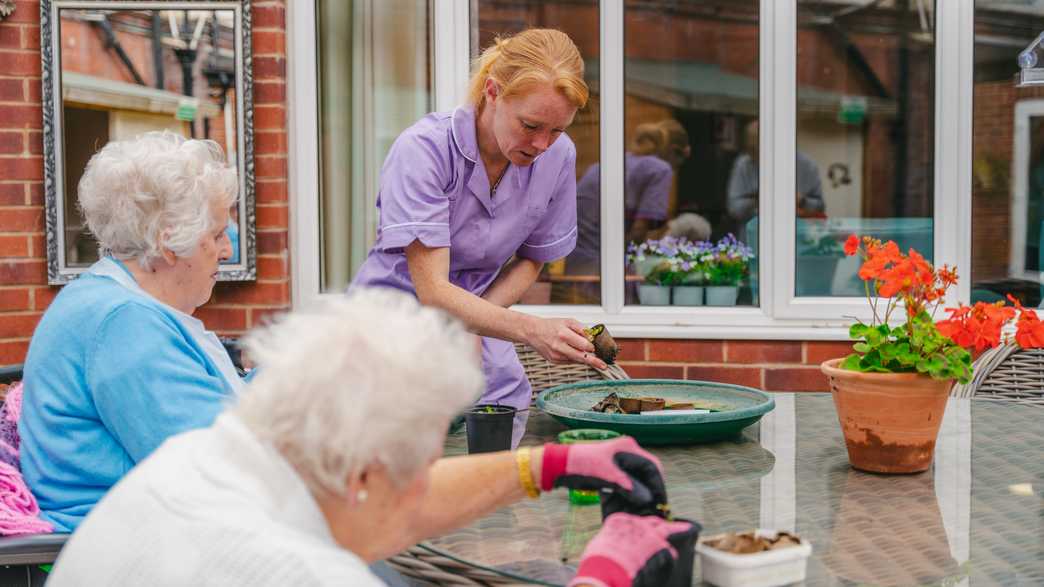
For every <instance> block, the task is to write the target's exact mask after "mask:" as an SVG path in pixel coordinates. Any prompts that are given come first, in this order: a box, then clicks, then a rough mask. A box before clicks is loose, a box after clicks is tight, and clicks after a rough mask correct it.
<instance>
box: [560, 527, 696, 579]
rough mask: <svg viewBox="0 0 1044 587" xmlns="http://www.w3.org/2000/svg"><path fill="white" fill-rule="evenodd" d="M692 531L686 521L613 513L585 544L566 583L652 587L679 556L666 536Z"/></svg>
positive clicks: (662, 577)
mask: <svg viewBox="0 0 1044 587" xmlns="http://www.w3.org/2000/svg"><path fill="white" fill-rule="evenodd" d="M692 531H693V527H692V524H691V523H689V522H668V521H667V520H664V519H663V518H659V517H656V516H633V515H631V514H625V513H622V512H620V513H615V514H613V515H611V516H609V517H608V518H606V519H605V522H604V523H603V524H602V529H601V530H599V531H598V534H597V535H596V536H595V537H594V538H592V539H591V542H589V543H587V548H585V549H584V555H583V556H582V557H580V568H578V569H577V570H576V576H575V577H573V580H572V581H570V582H569V587H573V586H574V585H595V586H597V587H653V586H660V585H664V584H665V583H667V580H668V579H669V578H670V576H671V571H672V570H673V569H674V563H675V561H676V560H677V559H678V551H677V550H675V548H674V547H673V546H671V545H670V543H669V542H667V540H668V538H669V537H672V536H675V535H682V534H686V533H689V532H692Z"/></svg>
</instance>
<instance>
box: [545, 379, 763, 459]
mask: <svg viewBox="0 0 1044 587" xmlns="http://www.w3.org/2000/svg"><path fill="white" fill-rule="evenodd" d="M610 393H616V395H618V396H620V397H639V396H655V397H662V398H664V399H666V400H667V401H668V402H670V401H675V402H693V403H696V404H699V405H696V406H694V407H696V408H700V407H706V408H710V409H713V410H717V411H712V412H711V413H709V414H670V412H669V411H667V412H666V413H665V414H664V415H642V414H603V413H601V412H595V411H593V410H591V406H593V405H595V404H596V403H598V402H599V401H601V400H602V398H604V397H605V396H607V395H609V394H610ZM536 405H537V407H538V408H540V409H541V410H543V411H544V412H546V413H548V414H549V415H551V416H552V417H553V418H554V419H556V420H558V421H559V422H561V423H563V424H565V425H566V426H568V427H570V428H604V429H606V430H615V431H616V432H619V433H621V434H626V435H628V436H633V437H634V438H635V440H637V441H638V442H639V443H641V444H648V445H662V444H694V443H702V442H715V441H718V440H724V439H727V438H733V437H735V436H737V435H738V434H739V433H740V432H741V431H742V430H743V429H744V428H746V427H747V426H750V425H751V424H754V423H755V422H757V421H758V420H760V419H761V417H762V416H764V415H765V414H766V413H768V412H770V411H771V410H772V409H773V408H775V407H776V402H775V400H773V399H772V396H770V395H768V394H767V393H764V392H761V391H758V390H756V389H751V388H749V387H743V386H740V385H729V384H726V383H714V382H710V381H678V380H673V379H629V380H626V381H586V382H583V383H570V384H568V385H559V386H558V387H552V388H551V389H548V390H547V391H544V392H543V393H541V394H540V396H539V397H537V401H536Z"/></svg>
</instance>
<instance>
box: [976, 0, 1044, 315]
mask: <svg viewBox="0 0 1044 587" xmlns="http://www.w3.org/2000/svg"><path fill="white" fill-rule="evenodd" d="M1031 4H1032V5H1031ZM1042 31H1044V7H1042V6H1041V5H1040V3H1039V2H1038V3H1028V2H1014V1H1001V0H991V1H985V0H977V1H976V2H975V71H974V84H975V95H974V102H973V113H972V116H973V122H972V242H971V253H972V267H971V276H972V290H971V298H972V301H973V302H974V301H996V300H1001V299H1003V296H1004V295H1005V294H1007V293H1011V294H1013V295H1015V296H1016V297H1018V298H1020V299H1021V300H1022V303H1023V304H1025V305H1027V306H1036V305H1039V304H1040V301H1041V298H1042V290H1044V286H1042V285H1041V284H1042V283H1044V281H1042V280H1041V277H1040V276H1041V271H1042V270H1044V246H1042V245H1044V243H1042V237H1044V230H1042V227H1044V88H1042V87H1018V86H1017V81H1018V73H1019V66H1018V62H1017V59H1016V58H1017V57H1018V55H1019V53H1020V52H1021V51H1022V50H1023V49H1026V48H1027V47H1029V45H1030V44H1031V43H1032V42H1033V40H1034V39H1035V38H1036V37H1037V36H1038V35H1039V34H1040V33H1041V32H1042Z"/></svg>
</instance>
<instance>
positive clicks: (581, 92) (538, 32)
mask: <svg viewBox="0 0 1044 587" xmlns="http://www.w3.org/2000/svg"><path fill="white" fill-rule="evenodd" d="M472 71H473V72H474V73H473V74H472V76H471V82H470V88H469V90H468V101H469V102H470V103H471V104H473V105H474V106H475V108H476V109H480V108H482V105H483V104H484V103H485V100H486V96H485V88H486V80H487V79H492V80H493V81H495V82H497V83H498V84H500V96H503V97H510V96H515V95H519V94H522V93H523V92H525V91H526V90H528V89H530V88H532V87H533V86H535V85H538V84H542V83H550V84H551V85H552V86H553V87H554V88H555V89H556V90H558V92H559V93H561V94H562V95H563V96H565V98H566V99H567V100H569V101H570V102H572V103H573V105H574V106H576V107H577V108H583V107H584V106H585V105H586V104H587V96H588V89H587V83H585V82H584V60H583V58H582V57H580V51H579V50H578V49H577V48H576V45H575V44H573V40H572V39H570V38H569V36H568V35H566V34H565V33H563V32H562V31H556V30H554V29H527V30H524V31H522V32H520V33H518V34H516V35H514V36H508V37H497V38H496V40H495V42H494V43H493V45H491V46H489V47H487V48H486V50H485V51H483V52H482V55H480V56H479V57H478V59H476V60H475V62H474V65H473V68H472Z"/></svg>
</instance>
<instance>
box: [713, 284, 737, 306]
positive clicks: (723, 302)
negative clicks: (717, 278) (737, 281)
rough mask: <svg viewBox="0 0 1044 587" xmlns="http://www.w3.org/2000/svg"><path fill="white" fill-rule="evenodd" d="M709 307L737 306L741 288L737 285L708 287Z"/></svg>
mask: <svg viewBox="0 0 1044 587" xmlns="http://www.w3.org/2000/svg"><path fill="white" fill-rule="evenodd" d="M705 289H706V291H707V305H708V306H735V305H736V300H737V299H738V298H739V286H736V285H708V286H707V287H706V288H705Z"/></svg>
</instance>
